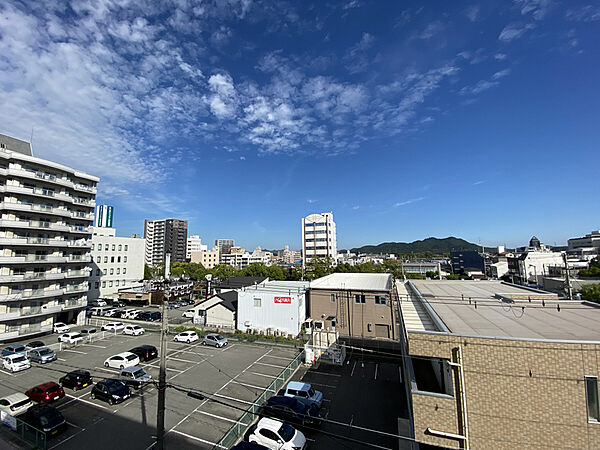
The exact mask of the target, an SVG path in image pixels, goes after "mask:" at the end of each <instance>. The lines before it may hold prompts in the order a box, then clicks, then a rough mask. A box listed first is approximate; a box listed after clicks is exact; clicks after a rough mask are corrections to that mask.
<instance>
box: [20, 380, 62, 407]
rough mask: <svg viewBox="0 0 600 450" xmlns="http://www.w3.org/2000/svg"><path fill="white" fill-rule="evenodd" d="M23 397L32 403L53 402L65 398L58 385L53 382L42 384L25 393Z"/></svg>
mask: <svg viewBox="0 0 600 450" xmlns="http://www.w3.org/2000/svg"><path fill="white" fill-rule="evenodd" d="M25 395H26V396H27V397H29V398H30V399H31V400H32V401H34V402H45V403H49V402H53V401H55V400H59V399H61V398H63V397H64V396H65V391H64V390H63V388H62V387H60V384H58V383H55V382H54V381H49V382H48V383H42V384H39V385H37V386H35V387H32V388H31V389H29V390H27V391H26V392H25Z"/></svg>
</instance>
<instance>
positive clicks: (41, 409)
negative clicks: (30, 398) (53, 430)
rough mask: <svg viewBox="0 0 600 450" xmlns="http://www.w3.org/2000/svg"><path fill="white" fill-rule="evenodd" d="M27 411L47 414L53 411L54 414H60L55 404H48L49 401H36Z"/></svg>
mask: <svg viewBox="0 0 600 450" xmlns="http://www.w3.org/2000/svg"><path fill="white" fill-rule="evenodd" d="M27 412H30V413H32V414H35V415H40V414H45V413H48V412H51V413H54V414H60V412H59V411H58V409H56V408H54V407H53V406H50V405H48V404H47V403H36V404H34V405H33V406H32V407H31V408H29V410H28V411H27ZM60 415H61V416H62V414H60Z"/></svg>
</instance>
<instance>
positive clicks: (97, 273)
mask: <svg viewBox="0 0 600 450" xmlns="http://www.w3.org/2000/svg"><path fill="white" fill-rule="evenodd" d="M96 276H97V277H99V276H100V269H96Z"/></svg>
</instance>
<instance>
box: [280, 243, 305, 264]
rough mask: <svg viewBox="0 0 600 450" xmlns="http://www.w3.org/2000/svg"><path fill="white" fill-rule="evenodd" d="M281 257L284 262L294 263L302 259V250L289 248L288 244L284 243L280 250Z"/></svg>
mask: <svg viewBox="0 0 600 450" xmlns="http://www.w3.org/2000/svg"><path fill="white" fill-rule="evenodd" d="M281 259H282V261H283V263H284V264H295V263H297V262H298V261H300V260H301V259H302V252H301V251H300V250H290V246H289V245H286V246H285V248H284V249H283V252H281Z"/></svg>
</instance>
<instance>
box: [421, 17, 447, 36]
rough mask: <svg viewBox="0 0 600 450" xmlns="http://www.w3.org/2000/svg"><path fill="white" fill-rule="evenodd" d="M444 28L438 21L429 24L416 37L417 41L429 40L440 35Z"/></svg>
mask: <svg viewBox="0 0 600 450" xmlns="http://www.w3.org/2000/svg"><path fill="white" fill-rule="evenodd" d="M444 28H445V26H444V24H443V23H442V22H440V21H439V20H436V21H435V22H431V23H429V24H428V25H427V26H426V27H425V29H424V30H423V31H421V32H420V33H419V34H418V35H417V37H418V38H419V39H431V38H432V37H434V36H436V35H438V34H439V33H441V32H442V31H443V30H444Z"/></svg>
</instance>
